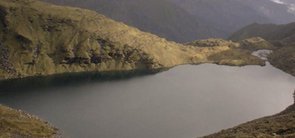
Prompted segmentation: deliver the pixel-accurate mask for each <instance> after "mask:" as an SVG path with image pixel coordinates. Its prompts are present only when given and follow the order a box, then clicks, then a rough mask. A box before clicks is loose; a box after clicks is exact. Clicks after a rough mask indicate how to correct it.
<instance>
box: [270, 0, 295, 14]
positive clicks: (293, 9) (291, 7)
mask: <svg viewBox="0 0 295 138" xmlns="http://www.w3.org/2000/svg"><path fill="white" fill-rule="evenodd" d="M270 1H272V2H274V3H277V4H282V5H286V6H288V12H290V13H293V14H294V15H295V1H294V2H291V0H270Z"/></svg>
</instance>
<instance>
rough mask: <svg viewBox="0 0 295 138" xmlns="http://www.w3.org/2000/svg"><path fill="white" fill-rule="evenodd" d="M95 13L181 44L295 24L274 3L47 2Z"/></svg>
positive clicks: (242, 0)
mask: <svg viewBox="0 0 295 138" xmlns="http://www.w3.org/2000/svg"><path fill="white" fill-rule="evenodd" d="M44 1H47V2H52V3H56V4H62V5H69V6H77V7H82V8H87V9H91V10H95V11H97V12H99V13H102V14H104V15H106V16H108V17H110V18H112V19H115V20H117V21H122V22H124V23H126V24H128V25H131V26H135V27H137V28H140V29H141V30H143V31H146V32H151V33H154V34H157V35H159V36H161V37H164V38H167V39H169V40H173V41H177V42H189V41H193V40H196V39H204V38H212V37H219V38H227V37H228V36H229V35H230V34H231V33H233V32H234V31H236V30H238V29H240V28H242V27H244V26H246V25H248V24H252V23H279V24H282V23H289V22H292V21H295V16H294V14H293V13H290V12H289V10H290V6H288V5H284V4H278V3H275V2H272V1H271V0H259V1H257V0H148V1H146V0H84V1H79V0H44Z"/></svg>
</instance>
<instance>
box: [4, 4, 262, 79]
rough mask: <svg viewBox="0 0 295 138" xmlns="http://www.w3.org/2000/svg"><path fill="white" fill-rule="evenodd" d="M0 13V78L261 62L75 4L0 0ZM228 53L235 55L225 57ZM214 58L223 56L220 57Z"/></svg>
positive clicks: (219, 47) (226, 49)
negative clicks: (154, 31) (153, 31)
mask: <svg viewBox="0 0 295 138" xmlns="http://www.w3.org/2000/svg"><path fill="white" fill-rule="evenodd" d="M0 13H1V16H0V19H1V22H0V27H1V30H0V42H1V45H0V52H1V53H2V54H1V56H2V57H0V61H1V64H0V79H10V78H23V77H29V76H46V75H52V74H61V73H69V72H93V71H99V72H107V71H130V70H138V69H140V70H157V69H160V68H171V67H173V66H176V65H180V64H199V63H205V62H209V63H219V64H232V65H246V64H260V65H263V64H262V63H261V61H260V59H258V58H256V59H255V57H253V56H252V55H250V54H249V53H247V52H242V53H244V54H241V56H242V57H240V56H239V54H238V53H239V52H240V51H239V50H235V51H234V52H231V53H228V52H225V54H226V55H223V54H222V53H223V52H224V51H228V50H230V49H231V48H232V46H231V45H230V46H228V45H226V44H223V43H217V44H218V45H219V46H216V47H214V48H212V47H211V48H210V47H209V48H208V47H199V45H198V44H197V45H194V46H184V45H182V44H177V43H175V42H170V41H167V40H165V39H163V38H159V37H157V36H155V35H152V34H149V33H145V32H141V31H140V30H138V29H136V28H132V27H129V26H127V25H125V24H122V23H118V22H115V21H113V20H111V19H108V18H106V17H105V16H103V15H100V14H97V13H96V12H93V11H89V10H84V9H79V8H71V7H62V6H54V5H50V4H47V3H44V2H39V1H36V0H15V1H11V0H2V1H0ZM209 41H211V40H209ZM225 43H229V44H232V42H225ZM234 45H235V44H234ZM233 53H234V55H236V58H235V59H233V60H231V61H229V60H228V59H227V58H230V57H228V56H232V55H233ZM214 54H217V55H214ZM218 57H223V59H224V60H223V61H222V62H220V61H219V58H218ZM249 59H250V60H249ZM215 60H218V61H215ZM225 60H226V62H224V61H225ZM230 62H232V63H230Z"/></svg>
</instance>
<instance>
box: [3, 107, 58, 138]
mask: <svg viewBox="0 0 295 138" xmlns="http://www.w3.org/2000/svg"><path fill="white" fill-rule="evenodd" d="M57 136H58V135H57V129H55V128H53V127H51V126H50V125H49V124H48V123H46V122H44V121H42V120H40V119H38V118H37V117H34V116H31V115H29V114H27V113H24V112H22V111H17V110H14V109H11V108H8V107H4V106H2V105H0V137H1V138H8V137H11V138H19V137H35V138H37V137H39V138H40V137H57Z"/></svg>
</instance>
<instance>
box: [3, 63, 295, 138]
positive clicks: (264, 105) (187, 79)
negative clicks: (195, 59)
mask: <svg viewBox="0 0 295 138" xmlns="http://www.w3.org/2000/svg"><path fill="white" fill-rule="evenodd" d="M73 79H75V78H70V79H61V80H56V81H54V82H53V81H48V80H47V79H38V81H27V82H25V86H21V87H20V86H19V82H17V83H18V84H15V85H14V84H13V83H14V82H13V81H11V82H10V85H9V86H5V87H6V88H0V103H1V104H4V105H8V106H10V107H13V108H17V109H22V110H25V111H26V112H29V113H32V114H34V115H37V116H39V117H40V118H42V119H45V120H47V121H49V122H50V123H51V124H53V125H54V126H56V127H58V128H59V129H60V130H61V132H62V134H63V137H69V138H83V137H84V138H98V137H100V138H193V137H197V136H203V135H207V134H210V133H214V132H216V131H219V130H221V129H225V128H229V127H233V126H235V125H238V124H240V123H244V122H246V121H250V120H253V119H257V118H259V117H263V116H268V115H273V114H275V113H278V112H280V111H282V110H284V109H285V108H286V107H287V106H289V105H290V104H292V103H293V97H292V94H293V91H294V88H295V85H294V84H295V77H293V76H291V75H289V74H286V73H284V72H282V71H281V70H279V69H276V68H274V67H272V66H271V65H270V64H267V65H266V66H265V67H260V66H246V67H230V66H219V65H213V64H202V65H183V66H178V67H175V68H173V69H171V70H168V71H165V72H160V73H157V74H154V75H143V76H142V75H141V76H135V77H131V78H126V79H122V78H121V79H117V80H116V79H107V80H103V79H102V80H93V79H84V80H83V81H77V82H76V80H73ZM67 81H74V82H75V83H67ZM36 82H38V83H36ZM39 84H42V85H39ZM38 86H39V87H38ZM9 87H11V88H9Z"/></svg>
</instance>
